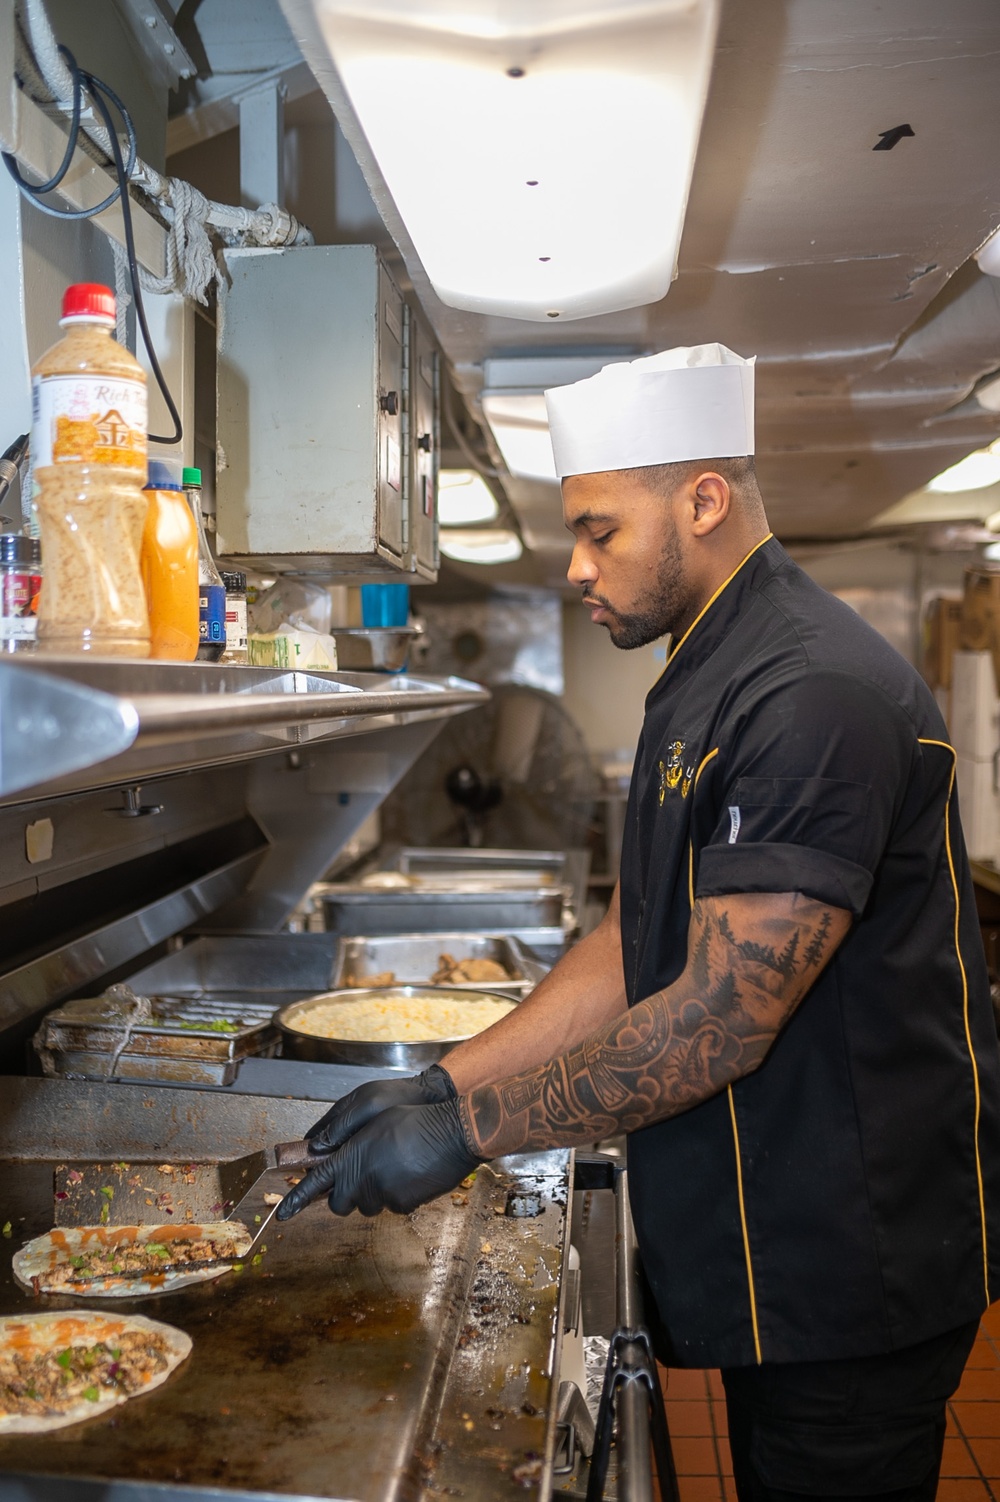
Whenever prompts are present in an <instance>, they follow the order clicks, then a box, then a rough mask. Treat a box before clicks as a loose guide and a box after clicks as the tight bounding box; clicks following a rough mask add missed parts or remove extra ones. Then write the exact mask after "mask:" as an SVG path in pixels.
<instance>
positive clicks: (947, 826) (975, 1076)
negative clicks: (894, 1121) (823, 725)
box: [919, 736, 990, 1304]
mask: <svg viewBox="0 0 1000 1502" xmlns="http://www.w3.org/2000/svg"><path fill="white" fill-rule="evenodd" d="M919 741H920V744H921V745H922V746H940V747H941V749H942V750H943V751H948V752H949V753H950V754H951V777H950V779H949V781H948V797H947V801H946V802H945V806H944V845H945V850H946V851H947V852H948V870H949V872H950V874H951V886H952V891H953V892H954V893H955V955H956V957H957V959H958V968H959V970H960V971H961V974H962V1013H963V1019H964V1022H965V1041H966V1043H967V1044H968V1046H969V1060H970V1062H971V1064H972V1085H973V1091H974V1093H975V1100H976V1116H975V1129H974V1143H975V1149H976V1179H977V1182H978V1184H979V1220H980V1224H981V1226H982V1229H983V1286H984V1287H985V1289H986V1302H987V1304H988V1303H989V1302H990V1264H989V1254H988V1251H987V1246H986V1199H985V1196H984V1194H983V1168H982V1164H981V1163H980V1161H979V1112H980V1094H979V1066H978V1065H977V1063H976V1054H975V1050H974V1049H973V1047H972V1029H971V1028H970V1027H969V978H968V976H967V975H966V973H965V964H964V962H963V960H962V949H961V945H960V942H959V920H960V916H961V910H960V904H959V896H958V878H957V877H956V875H955V862H954V860H953V859H952V854H951V795H952V793H953V792H954V790H955V772H956V770H957V767H958V753H957V752H956V750H955V748H954V746H949V744H948V742H947V741H933V740H929V739H926V738H925V737H923V736H920V737H919Z"/></svg>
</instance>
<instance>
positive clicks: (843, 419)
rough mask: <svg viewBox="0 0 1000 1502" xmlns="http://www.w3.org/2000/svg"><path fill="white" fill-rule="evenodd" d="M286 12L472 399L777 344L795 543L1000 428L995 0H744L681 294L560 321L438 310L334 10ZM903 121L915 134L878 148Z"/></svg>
mask: <svg viewBox="0 0 1000 1502" xmlns="http://www.w3.org/2000/svg"><path fill="white" fill-rule="evenodd" d="M219 3H220V0H213V3H212V6H211V9H213V10H215V9H216V7H217V6H218V4H219ZM280 3H281V7H282V9H283V11H284V13H285V17H286V18H287V21H288V23H289V27H290V29H291V32H292V34H293V35H294V38H295V41H296V42H297V44H298V46H299V47H300V48H301V52H302V55H303V56H304V57H305V60H306V62H307V63H308V64H309V67H310V68H311V70H312V72H313V74H314V75H315V77H316V79H317V81H318V82H319V84H320V86H321V87H322V89H323V91H324V93H325V94H326V95H327V98H328V99H329V100H330V102H331V104H332V106H333V109H334V113H335V114H336V116H337V119H338V123H339V125H340V126H341V128H342V130H343V132H344V135H345V136H346V137H347V140H348V141H349V142H350V144H351V146H352V147H353V148H354V152H355V155H356V156H357V158H358V161H359V163H360V165H361V168H362V171H363V172H364V174H365V177H366V179H367V181H368V186H369V189H370V191H371V194H372V197H373V199H374V200H375V203H376V205H377V206H378V208H379V211H380V213H381V215H382V217H383V219H384V220H385V223H386V225H387V226H388V229H389V231H390V232H391V234H392V236H393V238H394V240H395V241H396V244H397V245H398V247H399V250H400V252H401V254H402V257H403V260H404V261H405V264H406V269H407V272H408V274H409V277H410V279H411V280H412V283H413V286H414V288H415V290H416V292H417V294H418V296H419V297H420V298H421V301H422V302H423V303H424V306H425V308H426V310H427V312H428V314H429V316H430V318H431V320H432V322H433V324H434V326H435V328H436V330H437V333H438V336H439V338H440V340H441V342H442V344H443V346H444V349H445V351H446V353H447V355H448V357H449V360H450V361H451V362H452V365H453V367H454V370H455V373H456V378H457V381H458V383H459V385H460V387H461V389H462V390H463V391H464V392H465V393H466V394H467V396H468V397H469V398H470V399H471V401H472V402H473V404H474V402H475V398H476V395H477V392H478V390H479V387H480V386H481V379H482V378H481V370H482V363H483V361H484V360H485V359H487V358H489V357H491V356H500V355H509V354H539V355H540V354H543V353H564V354H568V353H572V352H584V353H593V352H600V351H602V350H611V351H614V353H615V354H616V355H618V354H619V353H620V352H621V351H623V350H624V351H634V352H635V353H645V352H649V351H653V350H656V349H661V348H666V347H668V346H670V345H674V344H691V343H699V342H702V341H710V340H720V341H722V342H723V343H725V344H728V345H730V346H731V347H732V348H733V349H735V350H738V351H739V352H740V353H742V354H746V355H749V354H754V353H755V354H757V355H758V357H759V363H758V386H757V389H758V409H757V410H758V440H757V449H758V469H759V473H760V476H761V483H762V487H763V489H764V492H765V499H766V500H767V502H768V506H769V511H770V515H771V520H772V524H773V525H774V527H775V530H776V531H777V532H779V534H783V535H785V536H794V537H836V536H846V535H851V534H853V533H856V532H858V531H859V530H860V529H862V528H863V527H864V526H866V524H867V523H868V522H869V521H870V519H871V518H872V517H873V516H875V515H876V514H878V513H880V512H881V511H883V510H884V509H885V508H886V507H888V506H889V505H891V504H892V503H893V502H895V501H896V500H898V499H899V498H900V497H901V496H903V495H904V494H906V493H907V492H909V491H911V490H914V489H916V488H918V487H919V486H920V485H922V484H923V483H924V482H925V481H926V480H928V479H929V478H930V477H931V476H933V475H934V474H936V473H938V472H939V471H940V470H942V469H944V468H945V467H947V466H948V465H949V464H951V463H953V462H954V461H955V460H957V459H959V458H961V457H962V455H963V454H965V453H967V452H969V451H970V450H971V449H973V448H976V447H978V446H980V445H982V444H984V443H987V442H989V441H991V440H992V439H993V438H995V437H996V436H997V435H998V433H1000V415H998V414H990V413H988V412H985V411H983V410H982V409H980V408H979V406H978V404H977V403H976V402H975V400H974V399H970V393H971V392H972V390H973V387H974V386H975V384H976V382H977V381H978V380H979V379H980V378H981V377H983V376H984V375H987V374H989V373H992V372H994V371H996V370H997V369H1000V282H998V281H993V280H991V279H989V278H987V277H984V276H982V275H981V274H980V273H979V271H978V269H977V268H976V266H975V264H974V263H972V262H971V261H970V259H969V258H970V257H971V256H972V254H973V252H974V251H975V250H976V249H977V248H978V246H979V245H980V244H981V243H982V242H983V240H984V239H985V238H986V237H987V236H988V235H989V234H990V233H991V232H992V231H993V230H994V229H996V228H997V226H998V225H1000V149H998V148H1000V5H998V4H997V3H996V0H726V3H725V5H724V8H723V17H722V24H721V28H720V33H719V41H718V47H717V52H716V59H715V67H714V73H713V79H712V86H711V92H710V96H709V102H708V107H707V111H706V115H705V122H704V126H703V129H702V135H701V142H700V148H699V152H698V157H697V162H696V166H695V173H694V181H693V186H692V192H691V198H690V202H689V206H688V212H687V219H686V225H685V231H684V237H683V241H682V245H681V252H680V259H679V275H678V278H677V280H676V281H675V283H674V284H673V286H672V288H671V290H670V292H669V293H668V295H667V296H666V297H665V298H664V299H663V300H662V301H661V302H659V303H655V304H652V305H650V306H648V307H645V308H639V309H633V310H630V311H628V312H624V313H621V314H612V315H607V316H603V317H600V318H593V319H586V320H580V321H576V322H573V323H568V324H564V325H561V326H559V327H558V328H556V327H553V326H550V325H539V324H534V323H524V322H517V321H513V320H504V319H497V318H490V317H483V316H480V315H476V314H470V313H460V312H457V311H455V310H453V309H450V308H447V307H445V306H444V305H443V304H442V303H440V302H439V301H438V300H437V298H436V297H435V296H434V294H433V292H432V291H431V289H430V287H429V285H428V283H427V279H426V277H425V276H424V274H423V270H422V268H421V266H420V263H419V261H418V260H417V258H416V256H415V254H414V252H413V248H412V245H411V243H410V241H409V238H408V236H407V233H406V227H405V225H404V224H403V223H402V222H401V221H400V219H399V216H398V214H397V213H396V211H395V206H394V205H393V203H392V201H391V198H390V197H389V195H388V193H387V192H386V189H385V186H384V183H383V182H382V181H381V178H380V176H379V172H378V168H377V164H376V163H375V162H374V161H373V160H372V159H371V156H370V152H369V151H368V150H367V146H366V143H365V141H364V137H363V135H362V134H361V132H360V130H359V128H358V126H357V122H356V121H355V120H354V119H353V118H352V114H351V111H350V108H349V106H348V104H347V102H346V100H345V98H344V96H343V91H342V90H341V88H340V85H339V81H338V79H337V77H336V74H335V71H334V69H333V66H332V63H331V62H330V58H329V53H328V51H327V48H326V46H325V43H324V42H323V38H322V33H321V29H320V24H319V21H318V19H317V12H320V11H321V10H322V5H323V0H280ZM208 10H209V6H208V5H206V12H207V11H208ZM240 11H241V16H242V15H245V14H246V12H245V11H244V10H243V7H242V6H241V7H240ZM271 55H272V56H273V55H274V54H273V53H272V54H271ZM178 123H179V122H178ZM902 124H908V125H910V126H911V128H912V130H913V132H914V135H913V136H912V137H907V138H904V139H902V140H900V141H899V143H898V144H897V145H896V146H895V147H894V149H892V150H891V151H873V149H872V148H873V147H874V146H875V144H876V143H877V141H878V140H879V136H880V133H881V132H883V131H887V130H889V129H891V128H892V127H894V126H898V125H902ZM456 128H461V129H467V130H474V129H475V122H474V121H463V122H456ZM664 150H665V151H668V150H669V143H664ZM434 170H435V171H438V172H447V170H448V164H447V162H438V163H436V164H435V166H434ZM454 203H455V212H456V213H460V212H461V191H460V185H456V193H455V198H454ZM594 212H595V214H598V213H599V212H600V205H598V204H595V206H594ZM507 489H508V493H509V495H510V498H511V500H512V501H513V503H514V505H515V507H516V508H517V510H518V512H519V515H520V518H521V522H522V526H523V529H524V531H525V535H526V540H527V541H528V542H529V544H530V545H531V547H532V550H533V552H534V553H535V555H536V559H535V563H534V565H533V566H532V569H533V574H534V577H536V578H537V579H539V580H541V579H543V578H546V577H547V576H548V575H549V574H550V573H551V574H553V575H554V576H555V575H557V574H558V572H559V569H560V568H561V566H562V558H563V557H564V555H565V551H566V545H565V534H564V533H563V532H562V526H561V519H560V514H559V505H558V496H557V494H556V492H555V488H554V487H552V486H546V485H543V484H532V483H529V482H523V481H522V482H518V481H510V482H509V483H508V485H507Z"/></svg>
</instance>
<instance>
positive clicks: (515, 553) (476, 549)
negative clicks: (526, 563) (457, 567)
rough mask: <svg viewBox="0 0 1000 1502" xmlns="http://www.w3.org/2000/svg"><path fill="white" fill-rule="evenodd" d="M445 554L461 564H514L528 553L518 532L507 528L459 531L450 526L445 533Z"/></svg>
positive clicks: (443, 549)
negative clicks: (523, 554) (525, 552)
mask: <svg viewBox="0 0 1000 1502" xmlns="http://www.w3.org/2000/svg"><path fill="white" fill-rule="evenodd" d="M441 551H442V553H444V555H445V557H446V558H454V559H455V560H456V562H458V563H514V562H515V561H516V560H517V559H518V558H520V556H521V554H522V553H523V552H524V549H523V547H522V546H521V539H520V538H519V537H518V535H517V533H516V532H509V531H507V530H506V529H505V528H503V527H489V528H484V529H483V530H482V531H476V530H474V529H473V528H471V527H470V528H468V529H467V530H465V531H458V530H456V529H455V528H453V527H449V529H448V530H447V531H446V532H442V533H441Z"/></svg>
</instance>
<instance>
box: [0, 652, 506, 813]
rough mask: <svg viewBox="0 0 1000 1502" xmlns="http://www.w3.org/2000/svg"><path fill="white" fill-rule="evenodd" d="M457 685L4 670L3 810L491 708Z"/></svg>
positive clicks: (59, 661)
mask: <svg viewBox="0 0 1000 1502" xmlns="http://www.w3.org/2000/svg"><path fill="white" fill-rule="evenodd" d="M488 698H489V694H488V692H487V690H486V689H484V688H481V687H480V686H479V685H478V684H475V683H469V682H466V681H465V680H464V679H461V678H425V677H415V676H411V675H410V674H405V673H400V674H395V675H387V674H380V673H348V672H344V673H312V672H309V673H306V672H300V671H280V670H277V669H273V668H248V667H229V666H216V665H215V664H211V663H163V662H132V661H123V660H109V659H96V658H95V659H91V658H79V657H76V658H59V657H48V656H44V657H43V656H41V655H39V656H32V657H31V658H30V661H29V660H25V661H24V662H23V663H22V662H21V661H17V662H15V661H8V662H0V801H4V802H10V801H14V800H20V799H21V798H22V797H25V796H29V797H37V796H40V795H41V792H42V790H44V793H45V795H46V796H51V795H52V793H53V792H64V791H76V790H79V789H81V788H88V787H100V786H108V785H110V784H114V783H121V782H123V781H127V780H128V779H129V778H136V779H139V778H148V777H150V776H153V775H157V776H162V775H164V774H166V773H170V772H181V771H187V770H190V769H192V768H194V767H199V766H207V765H211V764H213V763H218V762H220V761H229V760H234V759H240V760H242V759H244V758H246V757H248V756H254V755H262V754H265V753H267V752H273V751H275V750H279V749H281V748H282V747H292V746H295V745H301V744H304V743H310V744H311V743H313V742H315V741H317V740H329V739H334V738H337V737H342V736H356V735H360V734H364V733H366V732H370V731H372V730H381V729H386V728H389V727H391V726H395V725H408V724H414V723H416V722H417V721H420V720H427V719H441V718H448V717H450V716H451V715H454V714H459V713H461V712H462V711H463V710H466V709H471V708H473V707H475V706H476V705H478V704H483V703H485V702H486V700H487V699H488Z"/></svg>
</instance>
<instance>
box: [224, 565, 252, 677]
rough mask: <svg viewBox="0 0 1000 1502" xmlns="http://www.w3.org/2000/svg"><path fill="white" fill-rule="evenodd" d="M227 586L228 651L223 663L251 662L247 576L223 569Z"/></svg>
mask: <svg viewBox="0 0 1000 1502" xmlns="http://www.w3.org/2000/svg"><path fill="white" fill-rule="evenodd" d="M220 573H221V578H222V582H223V584H224V585H225V586H226V650H225V651H224V652H223V654H222V658H221V661H222V662H236V663H239V662H243V663H246V662H249V661H250V654H249V650H248V647H247V576H246V574H244V573H243V572H242V571H241V570H239V569H232V570H229V569H222V570H221V571H220Z"/></svg>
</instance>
